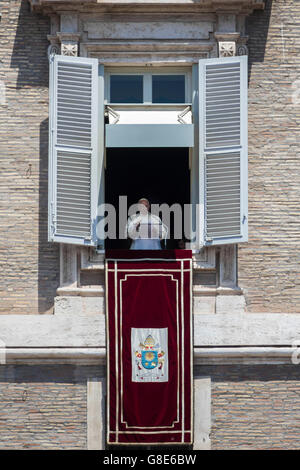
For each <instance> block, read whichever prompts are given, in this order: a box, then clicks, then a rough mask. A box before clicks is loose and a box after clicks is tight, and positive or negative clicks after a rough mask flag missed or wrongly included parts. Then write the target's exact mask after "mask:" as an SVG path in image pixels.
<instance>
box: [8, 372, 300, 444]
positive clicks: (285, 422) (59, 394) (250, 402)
mask: <svg viewBox="0 0 300 470" xmlns="http://www.w3.org/2000/svg"><path fill="white" fill-rule="evenodd" d="M103 374H104V370H103V368H101V367H94V366H89V367H80V366H62V365H60V366H12V365H11V366H6V367H0V449H34V448H36V449H51V448H52V449H85V448H86V445H87V441H86V435H87V425H86V415H87V379H88V377H99V378H100V377H102V376H103ZM195 376H202V377H203V376H210V377H211V380H212V430H211V441H212V448H213V449H298V448H299V446H300V423H299V419H298V418H299V414H300V369H299V366H293V365H284V366H279V365H273V366H272V365H271V366H270V365H268V366H265V365H261V366H244V365H242V366H209V367H208V366H197V367H196V374H195Z"/></svg>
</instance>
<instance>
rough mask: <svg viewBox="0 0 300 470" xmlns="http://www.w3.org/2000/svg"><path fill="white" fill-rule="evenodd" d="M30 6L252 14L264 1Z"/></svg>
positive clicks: (68, 0) (46, 2) (48, 2)
mask: <svg viewBox="0 0 300 470" xmlns="http://www.w3.org/2000/svg"><path fill="white" fill-rule="evenodd" d="M29 3H30V5H31V8H32V9H33V10H35V11H37V12H42V13H44V14H51V13H55V12H57V13H59V12H62V11H63V12H66V11H72V12H80V13H89V12H95V11H102V10H104V9H105V10H106V9H107V8H108V7H110V8H113V9H126V10H129V9H130V10H131V11H141V10H147V11H153V12H154V11H157V12H163V11H165V9H167V10H168V11H170V8H171V11H172V12H177V11H178V12H180V11H184V12H189V11H190V12H191V11H198V12H201V11H203V12H214V13H215V12H231V13H245V14H250V13H252V12H253V10H258V9H259V10H262V9H264V6H265V1H264V0H239V1H237V0H160V1H157V0H29Z"/></svg>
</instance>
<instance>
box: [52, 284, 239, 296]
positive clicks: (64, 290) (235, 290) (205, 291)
mask: <svg viewBox="0 0 300 470" xmlns="http://www.w3.org/2000/svg"><path fill="white" fill-rule="evenodd" d="M56 293H57V295H58V296H80V297H104V295H105V288H104V286H99V287H58V289H57V290H56ZM243 293H244V292H243V290H242V289H240V288H239V287H203V286H199V285H194V286H193V294H194V295H195V296H212V297H214V296H217V295H243Z"/></svg>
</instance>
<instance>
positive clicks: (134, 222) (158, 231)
mask: <svg viewBox="0 0 300 470" xmlns="http://www.w3.org/2000/svg"><path fill="white" fill-rule="evenodd" d="M127 234H128V237H129V238H131V239H132V240H133V242H132V244H131V247H130V249H131V250H161V244H160V240H163V239H166V237H167V235H168V229H167V227H166V225H164V224H163V223H162V221H161V220H160V218H159V217H158V216H157V215H153V214H150V212H148V213H147V214H139V215H137V214H135V215H133V216H131V217H129V219H128V221H127Z"/></svg>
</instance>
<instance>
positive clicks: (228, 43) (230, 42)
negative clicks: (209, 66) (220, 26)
mask: <svg viewBox="0 0 300 470" xmlns="http://www.w3.org/2000/svg"><path fill="white" fill-rule="evenodd" d="M214 36H215V38H216V40H217V41H218V49H219V57H234V56H235V55H237V41H238V39H239V37H240V33H236V32H235V33H225V32H224V33H222V32H221V33H220V32H217V33H215V34H214Z"/></svg>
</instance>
